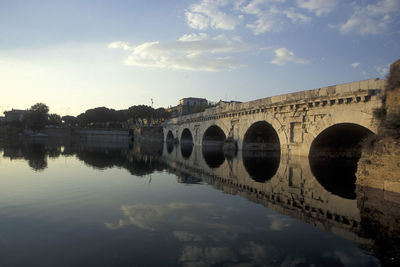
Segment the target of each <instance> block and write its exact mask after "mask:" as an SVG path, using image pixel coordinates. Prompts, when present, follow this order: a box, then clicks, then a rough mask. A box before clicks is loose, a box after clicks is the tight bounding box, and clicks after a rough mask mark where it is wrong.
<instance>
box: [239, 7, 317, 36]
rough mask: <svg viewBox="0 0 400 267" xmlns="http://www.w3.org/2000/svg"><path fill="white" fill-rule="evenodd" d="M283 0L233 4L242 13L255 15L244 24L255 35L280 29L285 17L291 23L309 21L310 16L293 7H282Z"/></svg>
mask: <svg viewBox="0 0 400 267" xmlns="http://www.w3.org/2000/svg"><path fill="white" fill-rule="evenodd" d="M284 2H285V1H284V0H251V1H249V2H245V1H241V2H239V3H237V4H236V5H235V8H236V9H237V10H239V11H240V12H242V13H243V14H247V15H251V16H255V17H256V19H255V20H253V21H251V22H250V23H248V24H246V27H248V28H250V29H252V31H253V33H254V34H255V35H258V34H261V33H265V32H272V31H275V32H277V31H280V30H281V29H282V25H283V24H284V22H285V19H289V20H290V22H292V23H294V24H295V23H304V22H308V21H310V18H309V17H307V16H306V15H304V14H301V13H299V12H297V11H296V10H295V9H294V8H293V7H290V8H287V7H283V6H282V5H281V4H282V3H284Z"/></svg>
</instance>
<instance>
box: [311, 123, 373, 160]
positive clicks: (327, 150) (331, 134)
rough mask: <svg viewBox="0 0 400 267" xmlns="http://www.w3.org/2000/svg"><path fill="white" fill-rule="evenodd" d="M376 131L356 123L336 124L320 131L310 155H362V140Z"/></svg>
mask: <svg viewBox="0 0 400 267" xmlns="http://www.w3.org/2000/svg"><path fill="white" fill-rule="evenodd" d="M373 134H374V133H373V132H372V131H371V130H369V129H368V128H366V127H364V126H361V125H358V124H355V123H338V124H334V125H332V126H330V127H328V128H326V129H324V130H323V131H321V132H320V133H319V135H318V136H317V137H316V138H315V139H314V140H313V142H312V143H311V146H310V151H309V157H321V156H323V157H347V158H349V157H350V158H359V157H360V156H361V141H362V140H363V139H364V138H367V137H368V136H370V135H373Z"/></svg>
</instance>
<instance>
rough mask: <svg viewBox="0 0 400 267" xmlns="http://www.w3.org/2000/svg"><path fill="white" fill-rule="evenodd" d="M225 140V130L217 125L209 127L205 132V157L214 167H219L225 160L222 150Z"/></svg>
mask: <svg viewBox="0 0 400 267" xmlns="http://www.w3.org/2000/svg"><path fill="white" fill-rule="evenodd" d="M225 140H226V136H225V133H224V131H223V130H222V129H221V128H220V127H218V126H216V125H212V126H210V127H208V129H207V130H206V131H205V132H204V134H203V141H202V153H203V158H204V161H205V162H206V163H207V165H208V166H209V167H210V168H212V169H214V168H218V167H219V166H221V165H222V163H224V161H225V156H224V152H223V150H222V146H223V145H224V142H225Z"/></svg>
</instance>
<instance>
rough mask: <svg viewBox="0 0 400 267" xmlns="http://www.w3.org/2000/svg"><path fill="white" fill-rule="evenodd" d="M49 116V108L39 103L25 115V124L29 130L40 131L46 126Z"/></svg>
mask: <svg viewBox="0 0 400 267" xmlns="http://www.w3.org/2000/svg"><path fill="white" fill-rule="evenodd" d="M48 116H49V107H48V106H47V105H46V104H43V103H37V104H35V105H33V106H31V108H30V109H29V110H28V112H27V113H26V114H25V117H24V120H25V124H26V126H27V127H28V128H29V129H32V130H34V131H40V130H41V129H43V128H44V126H46V123H47V119H48Z"/></svg>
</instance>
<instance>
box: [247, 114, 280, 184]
mask: <svg viewBox="0 0 400 267" xmlns="http://www.w3.org/2000/svg"><path fill="white" fill-rule="evenodd" d="M280 156H281V145H280V141H279V136H278V134H277V132H276V131H275V129H274V128H273V127H272V125H271V124H269V123H268V122H266V121H259V122H256V123H254V124H253V125H251V126H250V128H249V129H248V130H247V132H246V134H245V136H244V139H243V164H244V167H245V168H246V170H247V172H248V173H249V175H250V176H251V177H252V178H253V180H255V181H257V182H260V183H264V182H266V181H268V180H270V179H271V178H272V177H273V176H274V175H275V173H276V172H277V171H278V168H279V162H280Z"/></svg>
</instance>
